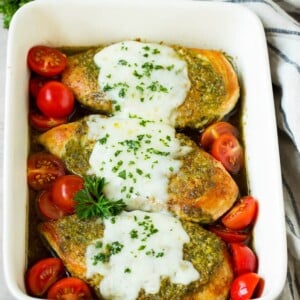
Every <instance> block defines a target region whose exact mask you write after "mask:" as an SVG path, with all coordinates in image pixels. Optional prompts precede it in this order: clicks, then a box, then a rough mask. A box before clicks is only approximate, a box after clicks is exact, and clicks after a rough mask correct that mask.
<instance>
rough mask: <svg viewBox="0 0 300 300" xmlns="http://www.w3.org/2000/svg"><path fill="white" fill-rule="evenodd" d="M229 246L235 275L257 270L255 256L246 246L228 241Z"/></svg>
mask: <svg viewBox="0 0 300 300" xmlns="http://www.w3.org/2000/svg"><path fill="white" fill-rule="evenodd" d="M229 247H230V251H231V255H232V262H233V271H234V274H235V276H238V275H242V274H244V273H249V272H256V271H257V257H256V255H255V254H254V252H253V251H252V250H251V249H250V248H249V247H248V246H246V245H244V244H241V243H230V244H229Z"/></svg>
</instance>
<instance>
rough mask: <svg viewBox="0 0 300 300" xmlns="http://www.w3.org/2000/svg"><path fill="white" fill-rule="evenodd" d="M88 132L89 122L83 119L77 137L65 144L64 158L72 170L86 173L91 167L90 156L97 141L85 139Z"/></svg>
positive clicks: (81, 173) (77, 172)
mask: <svg viewBox="0 0 300 300" xmlns="http://www.w3.org/2000/svg"><path fill="white" fill-rule="evenodd" d="M86 134H87V124H86V123H85V122H84V121H81V126H80V127H79V129H78V130H77V132H76V134H75V137H74V138H73V139H71V140H70V141H69V142H68V143H67V144H66V146H65V153H64V155H63V157H62V160H63V161H64V162H65V164H66V167H67V169H68V170H70V171H71V172H73V173H75V174H78V175H84V174H86V171H87V170H88V169H89V168H90V165H89V157H90V155H91V152H92V150H93V146H94V143H95V142H91V141H89V142H86V141H84V140H83V139H84V138H85V136H86Z"/></svg>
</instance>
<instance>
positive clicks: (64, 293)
mask: <svg viewBox="0 0 300 300" xmlns="http://www.w3.org/2000/svg"><path fill="white" fill-rule="evenodd" d="M47 299H51V300H55V299H57V300H61V299H72V300H90V299H92V295H91V291H90V288H89V287H88V285H87V284H86V283H85V282H84V281H82V280H81V279H79V278H75V277H67V278H63V279H61V280H59V281H57V282H55V283H54V284H53V285H52V286H51V287H50V289H49V291H48V293H47Z"/></svg>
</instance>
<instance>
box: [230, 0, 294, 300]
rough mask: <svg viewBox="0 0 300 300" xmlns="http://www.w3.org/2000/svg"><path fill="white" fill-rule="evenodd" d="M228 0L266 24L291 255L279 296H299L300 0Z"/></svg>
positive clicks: (282, 298) (289, 299)
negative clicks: (244, 8)
mask: <svg viewBox="0 0 300 300" xmlns="http://www.w3.org/2000/svg"><path fill="white" fill-rule="evenodd" d="M225 1H226V2H234V3H240V4H242V5H245V6H247V7H248V8H250V9H251V10H252V11H254V12H255V13H256V14H257V15H258V16H259V18H260V19H261V21H262V23H263V25H264V28H265V33H266V38H267V43H268V49H269V58H270V66H271V76H272V82H273V90H274V101H275V108H276V115H277V125H278V135H279V148H280V159H281V168H282V182H283V191H284V200H285V219H286V229H287V242H288V255H289V260H288V269H287V278H286V284H285V287H284V289H283V291H282V294H281V296H280V297H279V299H280V300H299V299H300V229H299V228H300V226H299V225H300V26H299V20H300V0H277V1H270V0H225ZM262 126H263V124H262ZM274 234H276V232H274Z"/></svg>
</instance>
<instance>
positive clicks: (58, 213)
mask: <svg viewBox="0 0 300 300" xmlns="http://www.w3.org/2000/svg"><path fill="white" fill-rule="evenodd" d="M36 202H37V208H38V212H39V214H40V215H41V216H42V218H43V219H45V220H56V219H59V218H61V217H62V216H64V215H65V213H64V211H62V210H61V209H60V208H58V207H57V206H56V205H55V204H54V202H53V200H52V197H51V192H50V191H49V190H43V191H42V192H41V193H39V195H38V197H37V201H36Z"/></svg>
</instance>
